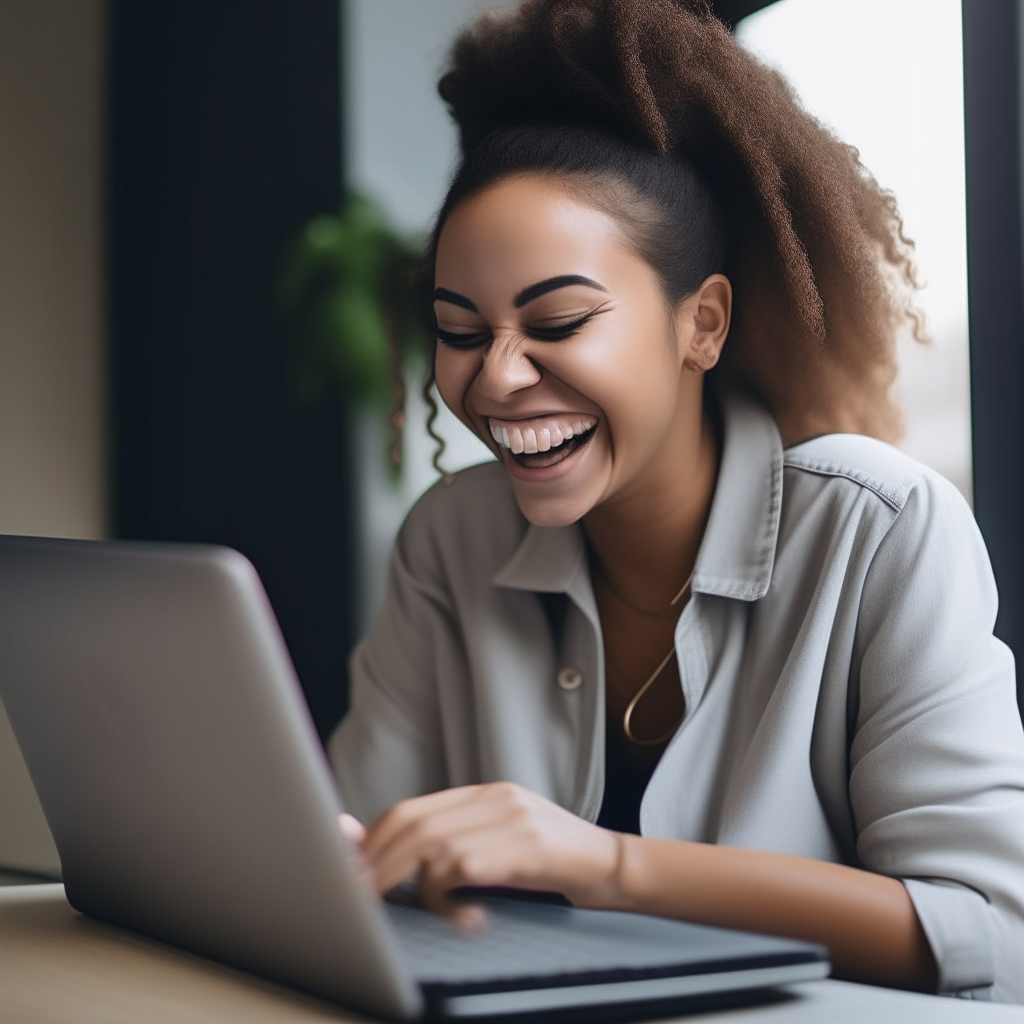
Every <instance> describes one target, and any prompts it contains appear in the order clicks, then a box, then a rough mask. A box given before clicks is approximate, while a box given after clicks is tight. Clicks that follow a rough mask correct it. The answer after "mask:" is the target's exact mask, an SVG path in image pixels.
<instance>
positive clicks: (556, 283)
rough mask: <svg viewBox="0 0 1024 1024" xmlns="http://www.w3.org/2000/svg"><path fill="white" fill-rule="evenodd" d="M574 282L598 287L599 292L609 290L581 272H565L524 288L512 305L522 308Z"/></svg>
mask: <svg viewBox="0 0 1024 1024" xmlns="http://www.w3.org/2000/svg"><path fill="white" fill-rule="evenodd" d="M574 284H582V285H585V286H586V287H587V288H596V289H597V290H598V291H599V292H606V291H608V289H607V288H605V286H604V285H603V284H598V283H597V281H592V280H591V279H590V278H589V277H583V276H582V275H581V274H563V275H562V276H561V277H549V278H548V279H547V280H546V281H538V282H537V283H536V284H531V285H530V286H529V287H527V288H524V289H523V290H522V291H521V292H520V293H519V294H518V295H517V296H516V297H515V298H514V299H513V300H512V305H513V306H515V307H516V309H520V308H522V307H523V306H525V305H526V304H527V303H528V302H533V300H534V299H539V298H540V297H541V296H542V295H547V293H548V292H553V291H556V290H557V289H559V288H568V287H569V286H570V285H574Z"/></svg>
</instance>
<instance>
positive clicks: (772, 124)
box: [434, 0, 924, 443]
mask: <svg viewBox="0 0 1024 1024" xmlns="http://www.w3.org/2000/svg"><path fill="white" fill-rule="evenodd" d="M439 90H440V92H441V95H442V97H443V98H444V99H445V101H446V102H447V103H448V106H449V109H450V111H451V114H452V116H453V118H454V119H455V122H456V124H457V126H458V129H459V134H460V141H461V148H462V156H463V160H462V164H461V166H460V168H459V170H458V171H457V172H456V175H455V178H454V179H453V184H452V188H451V190H450V192H449V196H448V198H447V200H446V202H445V204H444V206H443V207H442V211H441V214H440V216H439V218H438V223H437V228H436V231H435V236H434V239H435V244H436V238H437V235H438V233H439V232H440V230H441V228H442V227H443V224H444V220H445V218H446V216H447V214H448V212H450V210H451V209H452V208H453V207H454V206H455V205H457V204H458V202H460V201H461V200H462V199H464V198H466V196H467V195H469V194H471V193H472V192H473V191H479V190H480V189H481V188H483V187H486V185H487V184H490V183H493V182H494V181H496V180H498V179H499V178H501V177H503V176H507V175H510V174H512V173H517V172H522V171H531V170H532V171H536V172H540V173H551V174H560V175H562V176H564V177H565V178H566V179H567V180H568V181H570V182H571V181H573V179H577V181H582V187H583V188H584V191H586V190H587V182H586V179H587V178H588V177H589V178H590V179H591V180H592V181H594V180H597V181H598V182H599V181H600V180H601V179H602V178H604V179H605V180H606V181H610V182H611V183H612V184H614V183H619V184H621V185H623V186H625V188H626V190H627V193H629V194H630V195H632V196H633V197H638V198H640V199H641V200H642V201H643V202H644V203H645V204H646V205H648V206H649V205H651V204H653V206H654V207H655V209H656V210H657V211H658V212H659V213H661V214H663V215H664V220H665V224H666V225H667V231H668V235H666V234H665V232H662V241H664V239H665V238H666V237H669V236H670V235H671V232H672V231H675V230H676V229H677V225H678V224H679V223H680V218H681V217H682V216H684V215H688V214H686V212H685V210H683V207H686V206H688V208H689V209H690V211H691V213H692V211H693V210H694V209H696V210H697V222H700V223H705V224H709V225H712V227H711V228H710V229H709V232H710V233H708V234H707V238H706V241H708V243H709V244H706V245H704V246H703V252H704V254H705V256H706V257H707V258H701V259H697V260H696V263H695V264H694V266H695V267H698V266H701V267H703V269H704V270H706V271H707V272H713V270H714V269H719V267H717V266H713V264H714V263H715V262H716V259H717V260H718V261H719V262H720V261H721V260H722V259H723V258H724V264H723V267H724V269H725V270H726V272H727V273H728V275H729V277H730V278H731V280H732V282H733V287H734V293H735V304H734V313H733V326H732V328H731V331H730V337H729V340H728V342H727V345H726V349H725V353H724V355H723V363H722V366H721V368H720V370H719V371H716V372H721V373H725V374H730V375H732V376H734V377H737V378H739V379H741V380H742V381H743V382H745V383H746V384H747V385H748V386H749V387H752V388H753V389H754V390H755V391H757V392H758V393H759V394H760V395H761V396H762V397H763V399H764V400H765V401H766V402H767V403H768V405H769V407H770V408H771V409H772V411H773V413H774V414H775V417H776V419H777V421H778V423H779V426H780V430H781V432H782V435H783V439H784V441H785V442H786V443H793V442H795V441H798V440H801V439H804V438H807V437H812V436H816V435H818V434H822V433H828V432H833V431H848V432H856V433H864V434H870V435H874V436H876V437H881V438H883V439H886V440H892V439H894V438H895V437H897V436H898V434H899V432H900V415H899V410H898V408H897V406H896V404H895V402H894V401H893V399H892V395H891V388H892V384H893V381H894V379H895V375H896V364H895V340H896V335H897V332H898V330H899V329H900V327H901V326H904V325H907V326H910V327H911V328H912V330H913V333H914V335H915V336H916V337H918V339H919V340H924V334H923V320H922V318H921V316H920V314H919V312H918V311H917V309H916V308H915V307H914V305H913V294H914V291H915V289H916V288H917V281H916V276H915V268H914V263H913V243H912V242H910V240H909V239H907V238H906V237H905V235H904V233H903V224H902V220H901V218H900V214H899V210H898V208H897V205H896V200H895V198H894V197H893V195H892V194H891V193H890V192H887V191H885V190H883V189H882V188H881V187H880V186H879V185H878V183H877V182H876V181H875V179H874V178H873V177H872V176H871V174H870V173H869V172H868V171H867V170H866V169H865V167H864V166H863V164H861V162H860V160H859V157H858V154H857V151H856V150H855V149H854V148H853V147H851V146H848V145H846V144H845V143H843V142H841V141H840V140H839V139H837V138H836V137H835V136H834V135H833V134H832V133H831V132H830V131H829V130H828V129H826V128H825V127H824V126H823V125H822V124H820V123H819V122H818V121H817V120H815V119H814V118H813V117H812V116H811V115H810V114H808V113H807V112H806V111H805V110H803V108H802V107H801V106H800V104H799V102H798V101H797V100H796V98H795V97H794V95H793V93H792V91H791V89H790V88H789V86H788V85H787V83H786V82H785V80H784V79H783V78H782V77H781V76H780V75H779V74H778V73H777V72H775V71H774V70H772V69H770V68H768V67H766V66H765V65H763V64H761V63H759V62H758V61H757V60H756V59H755V58H754V57H752V56H751V55H750V54H748V53H747V52H746V51H744V50H743V49H742V48H741V47H740V46H739V45H738V44H737V43H736V41H735V40H734V39H733V38H732V36H731V35H730V33H729V31H728V30H727V29H726V27H725V26H724V25H723V24H722V23H721V22H720V21H718V19H717V18H715V16H714V15H713V13H712V11H711V9H710V7H709V6H708V5H707V4H706V3H704V2H702V0H525V2H524V3H522V4H521V5H520V7H519V8H518V9H517V10H515V11H514V12H513V13H511V14H490V15H486V16H485V17H483V18H481V19H480V20H479V21H477V22H476V23H475V24H474V25H473V26H471V27H470V28H469V29H468V30H466V31H465V32H464V33H463V34H462V35H461V36H460V37H459V38H458V40H457V41H456V43H455V46H454V49H453V51H452V56H451V64H450V70H449V71H448V72H447V73H446V74H445V75H444V77H443V78H442V79H441V82H440V85H439ZM566 133H575V134H576V135H577V137H578V138H586V139H589V140H590V142H589V144H588V153H589V156H588V160H589V161H590V162H589V164H587V166H575V167H573V166H568V165H567V164H566V158H565V157H566V152H567V148H566V146H559V145H557V144H553V142H552V140H553V139H557V138H558V137H559V136H560V135H565V134H566ZM601 139H604V140H606V143H605V149H606V158H601V156H600V150H601V143H600V140H601ZM595 145H596V149H595ZM624 147H625V149H628V150H631V151H632V152H633V154H634V159H633V166H634V167H635V168H638V169H639V176H638V174H629V173H623V157H622V153H623V148H624ZM568 151H574V150H573V149H572V147H569V149H568ZM595 153H596V154H597V156H596V157H595V156H594V154H595ZM627 162H628V161H627ZM570 163H571V161H570ZM577 163H578V162H577ZM658 166H660V168H661V171H660V172H657V171H655V172H654V173H653V175H652V167H658ZM588 168H589V170H588ZM659 174H660V178H659ZM641 179H643V180H644V181H647V182H651V181H655V182H656V183H655V185H654V186H653V187H644V186H642V185H641V186H639V187H638V181H640V180H641ZM683 179H686V180H687V181H690V182H691V186H690V187H689V199H686V200H685V201H683V202H682V205H680V203H679V202H676V204H675V210H674V212H673V210H672V209H671V206H672V203H671V202H670V201H667V200H666V196H668V195H669V194H670V192H671V189H672V188H673V187H674V184H675V183H678V182H679V181H681V180H683ZM694 180H696V181H697V182H699V184H696V185H693V184H692V182H693V181H694ZM657 181H660V182H661V184H657ZM591 191H593V190H591ZM602 205H603V204H602ZM698 208H699V209H698ZM701 211H704V212H703V213H701ZM702 218H703V220H702ZM709 218H710V219H709ZM620 219H621V220H623V221H625V224H624V226H625V227H626V230H627V235H631V236H632V237H633V238H634V239H635V240H636V241H637V245H638V248H639V249H640V250H641V252H642V254H643V255H645V256H646V258H648V260H649V262H650V263H651V264H652V266H654V268H655V269H656V270H658V272H659V273H660V274H661V277H662V280H663V282H665V283H666V285H667V284H668V282H667V280H666V271H665V268H666V267H667V266H668V263H666V259H665V258H664V256H665V254H664V252H663V253H662V255H661V256H660V257H659V256H658V254H657V253H656V252H655V251H654V249H652V248H651V246H650V245H648V246H647V247H646V251H645V243H644V240H643V238H642V237H640V238H637V230H636V227H637V225H636V223H635V220H636V219H635V217H634V218H631V217H630V215H629V212H628V211H627V210H625V209H624V210H623V211H622V215H621V217H620ZM631 228H632V230H630V229H631ZM649 234H650V233H648V235H649ZM714 238H720V239H721V240H722V243H723V245H724V250H723V254H724V255H723V256H719V257H715V256H713V255H711V254H712V253H713V252H714V251H715V249H716V245H715V243H714ZM648 241H650V238H648ZM699 248H700V246H698V249H699ZM662 249H664V246H662ZM691 251H693V250H692V247H691ZM709 267H710V268H711V269H708V268H709ZM692 276H693V275H692V274H683V275H682V277H683V278H687V277H692ZM702 279H703V278H700V279H698V280H697V281H695V282H693V283H692V285H691V287H696V285H697V284H699V283H700V280H702ZM667 292H668V294H669V297H670V298H678V297H680V296H679V295H678V294H675V295H673V294H672V293H673V292H678V289H677V288H667Z"/></svg>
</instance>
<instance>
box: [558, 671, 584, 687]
mask: <svg viewBox="0 0 1024 1024" xmlns="http://www.w3.org/2000/svg"><path fill="white" fill-rule="evenodd" d="M582 682H583V673H582V672H581V671H580V670H579V669H578V668H563V669H562V671H561V672H559V673H558V685H559V686H560V687H561V688H562V689H563V690H576V689H578V688H579V685H580V683H582Z"/></svg>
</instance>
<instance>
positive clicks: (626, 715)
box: [331, 0, 1024, 1001]
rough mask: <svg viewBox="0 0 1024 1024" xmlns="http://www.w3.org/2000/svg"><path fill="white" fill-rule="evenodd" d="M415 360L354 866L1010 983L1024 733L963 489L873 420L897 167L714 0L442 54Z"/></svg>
mask: <svg viewBox="0 0 1024 1024" xmlns="http://www.w3.org/2000/svg"><path fill="white" fill-rule="evenodd" d="M441 93H442V96H443V97H444V98H445V100H446V101H447V102H448V104H449V106H450V109H451V111H452V114H453V116H454V118H455V120H456V122H457V124H458V126H459V129H460V132H461V141H462V152H463V160H462V164H461V166H460V168H459V170H458V173H457V174H456V176H455V178H454V180H453V184H452V186H451V189H450V191H449V194H448V196H447V199H446V200H445V203H444V206H443V208H442V210H441V212H440V215H439V217H438V221H437V227H436V231H435V234H434V239H433V245H432V250H431V253H432V257H433V261H434V284H435V291H434V314H435V318H436V328H437V329H436V336H437V348H436V357H435V362H434V374H435V378H436V383H437V387H438V390H439V391H440V393H441V395H442V397H443V399H444V401H445V402H446V403H447V405H448V406H449V407H450V408H451V409H452V410H453V411H454V413H455V414H456V415H457V416H458V417H459V418H460V419H461V420H462V421H463V423H465V424H466V426H468V427H469V429H471V430H472V431H473V432H474V433H476V434H477V435H478V436H479V437H481V438H482V439H483V440H484V441H485V443H487V444H488V445H489V446H490V447H491V449H492V450H493V451H494V453H495V455H496V456H497V460H498V461H497V462H494V463H490V464H487V465H483V466H478V467H476V468H473V469H470V470H467V471H465V472H463V473H460V474H458V475H457V476H455V477H454V478H452V479H451V480H449V481H447V482H444V483H441V484H439V485H437V486H436V487H434V488H433V489H432V490H431V491H430V492H429V493H427V494H426V495H425V496H424V497H423V498H422V500H421V501H420V502H419V503H418V504H417V506H416V507H415V508H414V509H413V511H412V512H411V513H410V515H409V518H408V520H407V522H406V523H405V525H404V527H403V529H402V531H401V534H400V536H399V539H398V542H397V545H396V548H395V552H394V557H393V561H392V565H391V573H390V582H389V591H388V596H387V600H386V603H385V607H384V609H383V611H382V613H381V616H380V618H379V620H378V622H377V624H376V626H375V628H374V629H373V631H372V633H371V635H370V637H369V638H368V639H367V640H366V641H365V642H364V643H363V644H362V645H361V646H360V647H359V648H358V649H357V651H356V652H355V654H354V656H353V659H352V666H351V668H352V671H351V679H352V707H351V711H350V713H349V715H348V717H347V718H346V719H345V721H344V722H343V723H342V725H341V726H340V727H339V729H338V731H337V732H336V734H335V736H334V737H333V739H332V742H331V757H332V761H333V764H334V767H335V771H336V774H337V777H338V781H339V785H340V787H341V790H342V793H343V795H344V797H345V800H346V801H347V804H348V806H349V808H350V810H351V811H352V812H353V814H354V815H355V816H356V817H357V818H359V819H360V820H361V821H362V822H363V823H365V824H366V830H365V832H363V831H362V829H361V827H360V826H358V825H357V824H356V823H355V822H354V821H349V823H348V827H349V828H350V830H352V831H353V832H355V833H356V834H358V835H359V837H360V838H361V841H362V845H363V851H364V854H365V857H366V860H367V862H368V864H369V866H370V868H371V869H372V872H373V876H374V878H375V880H376V884H377V886H378V888H379V889H380V891H382V892H383V891H385V890H387V889H388V888H389V887H391V886H392V885H394V884H396V883H397V882H399V881H401V880H403V879H406V878H409V877H416V878H418V879H419V882H420V884H421V887H422V890H423V894H424V898H425V899H426V901H427V902H428V904H429V905H431V906H433V907H435V908H437V909H438V910H441V911H442V912H445V913H449V914H455V913H458V912H459V911H458V910H457V909H456V908H453V907H452V905H450V904H449V903H448V902H447V901H446V893H447V892H448V891H449V890H450V889H452V888H453V887H456V886H464V885H508V886H517V887H522V888H526V889H538V890H553V891H558V892H561V893H564V894H565V895H566V896H567V897H568V898H569V899H571V900H572V901H573V902H574V903H576V904H578V905H580V906H586V907H604V908H620V909H628V910H633V911H640V912H644V913H650V914H659V915H664V916H669V917H679V918H685V919H688V920H693V921H698V922H704V923H707V924H713V925H725V926H732V927H737V928H743V929H747V930H752V931H763V932H769V933H774V934H778V935H788V936H795V937H800V938H806V939H813V940H817V941H819V942H823V943H825V944H827V945H828V946H829V947H830V948H831V951H832V956H833V960H834V963H835V968H836V971H837V973H838V974H840V975H841V976H844V977H847V978H855V979H860V980H864V981H870V982H875V983H880V984H889V985H896V986H902V987H908V988H920V989H925V990H931V991H941V992H959V993H968V994H973V995H975V996H980V997H983V998H995V999H1001V1000H1010V1001H1024V971H1022V970H1021V966H1020V965H1021V964H1022V963H1024V735H1022V730H1021V722H1020V717H1019V715H1018V711H1017V707H1016V704H1015V700H1014V665H1013V659H1012V657H1011V655H1010V653H1009V651H1008V650H1007V649H1006V648H1005V647H1004V646H1003V645H1002V644H1001V643H1000V642H999V641H998V640H996V639H995V638H994V637H993V635H992V627H993V622H994V619H995V612H996V592H995V586H994V583H993V580H992V574H991V570H990V568H989V563H988V559H987V556H986V553H985V549H984V546H983V544H982V541H981V539H980V536H979V534H978V531H977V528H976V526H975V524H974V521H973V519H972V517H971V513H970V511H969V510H968V508H967V506H966V505H965V503H964V502H963V500H962V499H961V498H960V497H959V495H958V494H957V492H956V491H955V490H954V489H953V488H952V487H951V486H950V485H949V484H948V483H946V481H944V480H943V479H941V478H940V477H939V476H937V475H936V474H935V473H933V472H931V471H930V470H928V469H926V468H925V467H923V466H921V465H919V464H918V463H915V462H913V461H912V460H910V459H908V458H907V457H906V456H904V455H901V454H900V453H899V452H897V451H896V450H894V449H893V448H891V447H889V446H888V445H887V444H886V443H884V440H885V439H886V438H891V437H892V436H893V435H894V433H895V432H897V431H898V424H899V416H898V413H897V412H896V411H895V410H894V408H893V406H892V404H891V401H890V397H889V391H890V387H891V385H892V382H893V377H894V344H895V336H896V333H897V332H898V330H899V329H901V327H903V326H905V325H906V324H908V323H909V324H911V325H915V324H916V323H917V320H916V318H915V316H914V312H913V307H912V305H911V298H912V295H911V293H912V290H913V281H914V273H913V267H912V264H911V261H910V249H909V244H908V243H907V242H906V240H905V239H904V238H903V235H902V231H901V223H900V219H899V214H898V211H897V209H896V206H895V203H894V201H893V199H892V197H891V196H890V195H889V194H887V193H885V192H883V191H882V190H881V189H880V188H879V186H878V185H877V184H876V182H875V181H874V179H873V178H872V177H871V176H870V175H869V174H868V172H867V171H866V170H865V169H864V168H863V166H861V164H860V163H859V161H858V159H857V155H856V152H855V151H854V150H852V149H850V148H849V147H847V146H846V145H844V144H843V143H841V142H840V141H838V140H837V139H836V138H835V137H834V136H833V135H831V134H830V133H829V132H828V131H827V130H826V129H824V128H823V127H822V126H821V125H820V124H818V123H817V122H816V121H814V120H813V119H812V118H811V117H810V116H809V115H808V114H806V113H805V112H804V111H803V110H802V109H801V108H800V106H799V105H798V104H797V102H796V101H795V100H794V98H793V96H792V94H791V92H790V91H789V89H788V88H787V86H786V85H785V83H784V82H783V81H782V79H781V78H779V77H778V75H776V74H775V73H774V72H772V71H770V70H768V69H766V68H765V67H763V66H761V65H760V64H758V63H757V62H756V61H755V60H754V59H753V58H752V57H750V56H749V55H747V54H746V53H744V52H743V51H742V50H741V49H740V48H739V47H738V46H737V45H736V43H735V42H734V41H733V39H732V38H731V37H730V35H729V33H728V32H727V31H726V29H725V28H724V27H723V26H722V25H721V24H720V23H719V22H717V21H716V20H715V19H714V18H713V17H712V16H711V14H710V13H709V12H708V11H707V10H706V9H705V7H704V5H703V4H701V3H700V2H698V0H689V2H682V0H675V2H674V0H528V2H526V3H524V4H523V5H522V7H521V8H520V9H519V10H518V11H517V12H515V13H514V14H511V15H506V16H502V17H498V16H491V17H488V18H486V19H484V20H482V21H481V22H479V23H478V24H477V25H475V26H474V27H473V28H471V29H470V30H469V31H468V32H467V33H466V34H464V35H463V36H462V37H461V38H460V39H459V41H458V43H457V44H456V47H455V50H454V53H453V57H452V66H451V70H450V71H449V73H448V74H447V75H446V76H445V77H444V78H443V79H442V82H441Z"/></svg>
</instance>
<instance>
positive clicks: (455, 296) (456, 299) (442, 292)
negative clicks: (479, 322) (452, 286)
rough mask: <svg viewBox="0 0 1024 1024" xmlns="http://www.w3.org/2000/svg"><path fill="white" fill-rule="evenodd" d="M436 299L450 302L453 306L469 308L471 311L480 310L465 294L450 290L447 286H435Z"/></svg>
mask: <svg viewBox="0 0 1024 1024" xmlns="http://www.w3.org/2000/svg"><path fill="white" fill-rule="evenodd" d="M434 301H435V302H450V303H451V304H452V305H453V306H461V307H462V308H463V309H468V310H469V311H470V313H477V312H479V310H478V309H477V308H476V306H474V305H473V303H472V302H470V301H469V299H467V298H466V296H465V295H460V294H459V293H458V292H450V291H448V289H447V288H435V289H434Z"/></svg>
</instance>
